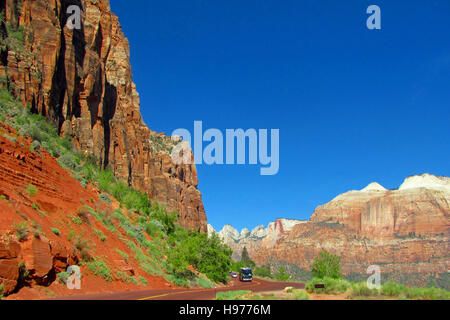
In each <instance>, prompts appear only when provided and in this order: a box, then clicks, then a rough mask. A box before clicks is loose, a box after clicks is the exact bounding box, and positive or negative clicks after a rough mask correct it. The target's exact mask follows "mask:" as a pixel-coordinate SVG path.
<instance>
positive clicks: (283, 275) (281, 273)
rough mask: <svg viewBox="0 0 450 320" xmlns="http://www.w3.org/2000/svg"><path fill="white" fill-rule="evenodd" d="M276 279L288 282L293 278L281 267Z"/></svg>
mask: <svg viewBox="0 0 450 320" xmlns="http://www.w3.org/2000/svg"><path fill="white" fill-rule="evenodd" d="M275 279H276V280H277V281H281V282H286V281H289V280H291V276H290V275H289V274H288V273H287V272H286V269H285V268H284V267H279V268H278V273H277V274H275Z"/></svg>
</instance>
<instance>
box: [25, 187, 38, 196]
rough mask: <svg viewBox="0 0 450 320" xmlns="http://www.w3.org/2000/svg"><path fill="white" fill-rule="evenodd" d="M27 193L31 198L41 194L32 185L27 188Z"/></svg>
mask: <svg viewBox="0 0 450 320" xmlns="http://www.w3.org/2000/svg"><path fill="white" fill-rule="evenodd" d="M25 192H26V193H28V195H29V196H30V197H34V196H35V195H36V194H37V193H38V192H39V189H38V188H36V186H34V185H32V184H30V185H28V186H27V187H26V188H25Z"/></svg>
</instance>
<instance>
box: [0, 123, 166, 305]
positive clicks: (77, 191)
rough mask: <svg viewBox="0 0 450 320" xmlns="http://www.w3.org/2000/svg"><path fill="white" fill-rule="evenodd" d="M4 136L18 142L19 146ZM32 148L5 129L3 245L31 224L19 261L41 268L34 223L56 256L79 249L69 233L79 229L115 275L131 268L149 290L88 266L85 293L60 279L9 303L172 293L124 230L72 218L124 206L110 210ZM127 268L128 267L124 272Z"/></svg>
mask: <svg viewBox="0 0 450 320" xmlns="http://www.w3.org/2000/svg"><path fill="white" fill-rule="evenodd" d="M4 135H7V136H10V137H15V138H16V142H14V141H11V139H8V138H6V137H4ZM30 143H31V140H30V139H26V138H23V137H20V136H16V133H15V132H14V130H12V129H11V128H9V127H7V126H5V125H3V124H0V196H1V198H0V240H2V239H3V240H9V241H13V240H15V241H18V239H17V237H16V232H15V227H14V224H15V223H20V222H24V221H27V223H28V226H29V229H30V231H31V232H30V234H29V236H28V240H26V241H24V242H20V245H21V247H22V251H21V253H20V256H19V257H18V260H19V261H23V262H25V264H26V265H27V266H28V267H29V265H30V263H31V264H33V261H34V262H35V263H36V257H33V256H32V255H33V252H32V250H31V249H30V248H31V247H32V242H33V238H34V236H33V232H32V229H33V228H32V227H31V222H32V221H33V222H36V223H37V224H38V225H39V226H41V228H42V233H41V237H43V239H48V240H49V243H50V246H51V248H52V251H53V248H55V247H62V248H65V249H68V250H69V251H70V250H74V249H73V243H72V242H71V241H69V239H68V235H69V232H70V230H74V231H75V232H76V234H77V235H81V236H82V238H83V239H86V240H89V241H90V243H91V249H90V254H91V255H92V256H95V257H101V258H102V259H103V260H104V261H105V262H106V263H107V264H108V266H109V267H110V268H111V270H112V271H124V270H125V271H130V270H127V269H130V267H131V269H132V270H133V271H134V273H135V277H136V278H138V277H144V278H145V279H146V280H147V281H148V286H146V287H145V288H144V287H142V286H138V285H135V284H128V283H124V282H121V281H111V282H108V281H106V280H104V279H102V278H100V277H98V276H95V275H93V274H91V273H90V272H89V271H88V270H87V269H86V267H81V270H82V274H83V277H82V289H81V290H69V289H67V288H66V287H65V286H64V285H62V284H60V283H58V281H57V280H56V281H54V282H53V283H52V284H51V285H50V286H49V287H47V288H46V287H41V286H39V285H36V283H32V284H31V287H25V288H22V289H21V290H20V291H19V293H16V294H13V295H10V296H9V297H8V299H40V298H49V297H52V296H54V295H56V296H66V295H80V294H88V293H107V292H117V291H128V290H142V289H167V288H169V287H170V285H169V284H168V283H167V282H166V281H165V280H164V279H163V278H161V277H153V276H149V275H147V274H146V273H145V272H144V271H142V270H141V269H140V268H139V263H138V262H137V261H136V260H135V259H134V254H133V252H131V250H130V249H129V248H128V246H127V245H126V244H125V243H124V242H123V241H122V240H120V239H119V235H120V234H121V233H123V234H122V237H124V238H128V237H126V235H125V232H123V230H121V228H120V227H118V226H117V227H118V231H117V232H115V233H111V232H110V231H108V230H107V229H106V228H105V227H104V226H103V225H102V224H101V223H99V222H98V221H97V220H95V218H94V217H92V216H91V217H89V222H88V223H83V224H82V225H80V226H79V225H77V224H76V223H73V222H72V216H73V217H76V216H77V212H78V209H79V208H81V207H83V206H84V205H89V206H90V207H92V208H94V209H95V210H97V211H99V210H102V211H105V210H106V211H110V212H112V211H113V210H114V208H117V207H119V204H118V202H117V201H115V200H114V199H112V200H113V203H112V205H111V206H107V205H106V204H104V203H103V202H101V201H100V200H99V197H98V196H99V193H100V192H99V191H98V190H97V189H96V188H95V187H93V186H91V185H89V186H88V187H87V189H84V188H83V187H82V186H81V185H80V183H79V182H78V181H76V180H75V179H74V178H73V177H72V176H71V174H70V173H69V172H68V171H66V170H65V169H63V168H62V167H61V166H60V165H59V164H58V163H57V161H56V159H55V158H53V157H52V156H50V154H48V153H47V152H46V151H44V150H42V149H41V152H40V153H41V154H39V153H36V152H31V151H30V148H29V147H30ZM30 184H33V185H34V186H36V187H37V188H38V190H39V191H38V193H37V194H36V195H34V196H31V195H29V194H28V193H27V192H26V188H27V186H29V185H30ZM33 204H35V205H37V206H38V207H39V209H40V211H39V210H36V209H35V208H36V207H35V206H34V208H33ZM51 228H57V229H59V230H60V232H61V234H60V235H59V236H57V235H55V234H54V233H53V232H52V231H51ZM94 228H95V229H98V230H100V231H102V232H103V234H105V235H106V237H107V240H106V241H105V242H102V241H101V240H100V238H99V237H98V236H97V235H96V234H95V232H94V231H93V229H94ZM121 231H122V232H121ZM116 248H117V249H120V250H121V251H123V252H125V253H127V254H128V256H129V259H128V261H127V262H125V261H124V259H123V257H121V256H120V254H119V253H117V252H116V251H115V249H116ZM63 250H64V249H63ZM33 259H34V260H33ZM30 261H31V262H30ZM53 261H55V256H53ZM68 262H70V261H68ZM54 263H55V262H54ZM126 264H128V268H124V265H126ZM62 270H64V267H63V268H62ZM113 274H114V272H113ZM0 282H1V279H0Z"/></svg>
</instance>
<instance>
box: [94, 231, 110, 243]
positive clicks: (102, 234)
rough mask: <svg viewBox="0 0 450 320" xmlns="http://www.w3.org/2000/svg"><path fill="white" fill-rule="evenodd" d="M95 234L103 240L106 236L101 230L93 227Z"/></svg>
mask: <svg viewBox="0 0 450 320" xmlns="http://www.w3.org/2000/svg"><path fill="white" fill-rule="evenodd" d="M94 232H95V234H96V235H97V236H98V237H99V238H100V240H101V241H103V242H105V241H106V240H107V239H108V238H107V237H106V236H105V234H104V233H103V232H101V231H100V230H98V229H94Z"/></svg>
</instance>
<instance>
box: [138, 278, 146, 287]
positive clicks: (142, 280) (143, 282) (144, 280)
mask: <svg viewBox="0 0 450 320" xmlns="http://www.w3.org/2000/svg"><path fill="white" fill-rule="evenodd" d="M138 280H139V282H140V283H141V285H142V286H144V287H145V286H147V285H148V281H147V279H145V278H144V277H139V278H138Z"/></svg>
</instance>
